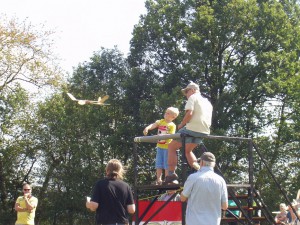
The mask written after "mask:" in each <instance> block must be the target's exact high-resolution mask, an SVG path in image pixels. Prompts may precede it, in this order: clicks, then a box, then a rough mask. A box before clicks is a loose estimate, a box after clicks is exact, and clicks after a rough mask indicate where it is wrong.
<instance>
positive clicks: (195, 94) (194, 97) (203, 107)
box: [165, 81, 213, 183]
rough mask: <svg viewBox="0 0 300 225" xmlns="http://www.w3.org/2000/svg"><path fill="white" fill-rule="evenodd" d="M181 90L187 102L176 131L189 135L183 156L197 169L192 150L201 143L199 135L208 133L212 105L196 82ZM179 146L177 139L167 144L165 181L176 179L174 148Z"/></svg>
mask: <svg viewBox="0 0 300 225" xmlns="http://www.w3.org/2000/svg"><path fill="white" fill-rule="evenodd" d="M181 91H182V93H183V94H184V95H185V96H186V98H187V103H186V105H185V115H184V117H183V119H182V121H181V123H180V124H179V125H178V129H179V130H178V131H177V133H181V134H187V135H188V136H189V137H186V138H185V156H186V159H187V161H188V163H189V165H190V166H191V167H193V168H194V169H196V170H198V169H199V164H198V163H197V159H196V156H195V155H194V153H193V150H194V149H195V148H196V147H197V146H198V145H199V144H201V143H202V139H201V136H205V135H208V134H210V126H211V120H212V111H213V107H212V105H211V103H210V102H209V101H208V99H206V98H204V97H202V96H201V94H200V89H199V85H198V84H195V83H194V82H192V81H191V82H190V83H189V84H188V85H187V87H186V88H184V89H182V90H181ZM181 147H182V142H181V140H179V139H174V140H173V141H172V142H171V143H170V144H169V146H168V166H169V173H168V176H166V178H165V183H172V182H173V181H174V180H177V179H178V176H177V174H176V173H175V169H176V166H177V155H176V150H177V149H179V148H181Z"/></svg>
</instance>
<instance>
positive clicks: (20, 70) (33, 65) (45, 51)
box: [0, 15, 62, 91]
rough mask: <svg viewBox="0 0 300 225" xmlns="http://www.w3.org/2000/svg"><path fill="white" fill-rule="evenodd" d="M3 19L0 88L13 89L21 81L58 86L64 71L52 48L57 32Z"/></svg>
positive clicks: (0, 44) (2, 16)
mask: <svg viewBox="0 0 300 225" xmlns="http://www.w3.org/2000/svg"><path fill="white" fill-rule="evenodd" d="M0 18H1V23H0V90H1V91H3V90H5V89H7V88H13V85H14V84H16V83H17V82H19V83H22V84H23V85H24V83H30V84H33V85H35V86H38V87H41V86H43V85H51V86H52V85H55V86H57V85H58V84H59V83H60V82H61V78H62V71H61V69H60V68H59V66H58V64H57V61H58V59H57V58H56V57H55V55H54V53H53V51H52V47H53V41H52V40H51V35H52V34H53V32H52V31H46V30H44V29H43V28H42V29H41V28H36V27H35V26H33V25H32V24H30V23H28V22H27V21H24V22H19V21H18V20H17V19H15V18H12V19H7V18H6V17H5V16H4V15H1V17H0Z"/></svg>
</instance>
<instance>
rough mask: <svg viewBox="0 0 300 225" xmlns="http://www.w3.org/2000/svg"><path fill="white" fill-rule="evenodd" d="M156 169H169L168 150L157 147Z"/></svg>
mask: <svg viewBox="0 0 300 225" xmlns="http://www.w3.org/2000/svg"><path fill="white" fill-rule="evenodd" d="M155 168H156V169H168V168H169V167H168V149H166V148H159V147H156V161H155Z"/></svg>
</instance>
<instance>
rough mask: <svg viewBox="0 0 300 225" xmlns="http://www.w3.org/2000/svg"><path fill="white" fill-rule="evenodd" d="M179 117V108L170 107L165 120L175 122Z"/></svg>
mask: <svg viewBox="0 0 300 225" xmlns="http://www.w3.org/2000/svg"><path fill="white" fill-rule="evenodd" d="M178 115H179V110H178V108H175V107H169V108H167V110H166V112H165V115H164V118H165V120H168V121H173V120H175V119H176V118H177V116H178Z"/></svg>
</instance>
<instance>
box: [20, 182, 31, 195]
mask: <svg viewBox="0 0 300 225" xmlns="http://www.w3.org/2000/svg"><path fill="white" fill-rule="evenodd" d="M31 191H32V188H31V186H30V184H28V183H23V185H22V192H23V194H24V195H28V194H31Z"/></svg>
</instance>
